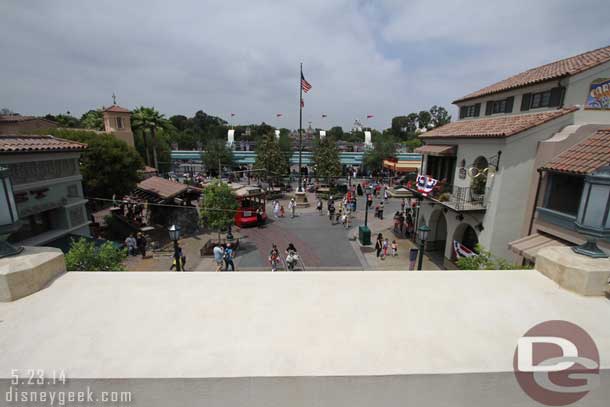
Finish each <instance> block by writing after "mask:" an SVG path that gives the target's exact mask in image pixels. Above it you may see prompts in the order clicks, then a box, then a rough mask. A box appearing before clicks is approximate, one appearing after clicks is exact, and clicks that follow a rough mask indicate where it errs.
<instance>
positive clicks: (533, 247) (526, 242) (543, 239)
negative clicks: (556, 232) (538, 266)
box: [508, 233, 568, 261]
mask: <svg viewBox="0 0 610 407" xmlns="http://www.w3.org/2000/svg"><path fill="white" fill-rule="evenodd" d="M550 246H568V244H566V243H564V242H563V241H561V240H557V239H553V238H552V237H550V236H547V235H542V234H540V233H534V234H531V235H529V236H525V237H522V238H521V239H517V240H513V241H512V242H510V243H509V244H508V247H509V248H510V249H511V250H512V251H513V252H514V253H516V254H518V255H519V256H523V257H525V258H526V259H528V260H529V261H536V254H538V250H540V249H543V248H545V247H550Z"/></svg>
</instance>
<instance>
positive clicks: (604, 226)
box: [572, 166, 610, 258]
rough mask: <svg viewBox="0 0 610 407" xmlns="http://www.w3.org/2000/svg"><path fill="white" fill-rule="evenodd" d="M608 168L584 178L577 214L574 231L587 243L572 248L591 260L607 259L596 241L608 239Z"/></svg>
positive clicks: (609, 233)
mask: <svg viewBox="0 0 610 407" xmlns="http://www.w3.org/2000/svg"><path fill="white" fill-rule="evenodd" d="M609 212H610V166H605V167H602V168H600V169H598V170H597V171H595V172H593V173H592V174H590V175H587V177H586V178H585V185H584V187H583V191H582V195H581V199H580V205H579V207H578V214H577V215H576V221H575V222H574V223H575V225H576V230H577V231H578V232H580V233H582V234H583V235H584V236H585V237H586V239H587V242H586V243H584V244H583V245H580V246H576V247H573V248H572V250H573V251H574V252H575V253H578V254H582V255H585V256H589V257H593V258H607V257H608V255H607V254H606V253H604V252H603V251H602V250H601V249H600V248H599V247H598V246H597V240H599V239H608V238H610V215H609Z"/></svg>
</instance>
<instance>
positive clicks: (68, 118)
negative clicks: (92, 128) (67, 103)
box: [45, 112, 81, 128]
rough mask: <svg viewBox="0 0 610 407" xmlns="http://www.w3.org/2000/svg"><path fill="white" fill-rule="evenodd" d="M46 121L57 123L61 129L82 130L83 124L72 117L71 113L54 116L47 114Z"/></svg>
mask: <svg viewBox="0 0 610 407" xmlns="http://www.w3.org/2000/svg"><path fill="white" fill-rule="evenodd" d="M45 119H48V120H51V121H54V122H57V124H59V127H64V128H80V127H81V124H80V121H79V120H78V119H77V118H76V117H74V116H72V115H70V112H66V114H61V113H60V114H58V115H52V114H47V115H46V116H45Z"/></svg>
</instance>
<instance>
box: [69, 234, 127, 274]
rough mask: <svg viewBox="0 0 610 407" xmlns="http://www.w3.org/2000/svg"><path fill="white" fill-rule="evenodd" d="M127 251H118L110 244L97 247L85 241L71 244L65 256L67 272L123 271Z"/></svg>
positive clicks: (82, 239) (81, 240) (80, 240)
mask: <svg viewBox="0 0 610 407" xmlns="http://www.w3.org/2000/svg"><path fill="white" fill-rule="evenodd" d="M126 258H127V249H118V248H116V247H114V245H113V244H112V243H110V242H105V243H104V244H102V245H101V246H99V247H96V246H95V244H94V243H93V242H92V241H90V240H87V239H84V238H81V239H79V240H76V241H73V242H72V247H70V250H69V251H68V253H67V254H66V268H67V269H68V271H124V270H125V266H124V265H123V261H124V260H125V259H126Z"/></svg>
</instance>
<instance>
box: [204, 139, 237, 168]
mask: <svg viewBox="0 0 610 407" xmlns="http://www.w3.org/2000/svg"><path fill="white" fill-rule="evenodd" d="M201 160H202V161H203V164H204V165H205V167H206V168H207V170H208V172H210V173H212V174H218V168H219V167H220V168H224V167H229V168H231V167H233V166H234V165H235V158H234V157H233V152H232V151H231V149H230V148H229V147H228V146H227V143H226V142H225V141H224V140H214V139H212V140H209V141H208V143H207V144H206V146H205V152H204V153H202V157H201Z"/></svg>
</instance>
